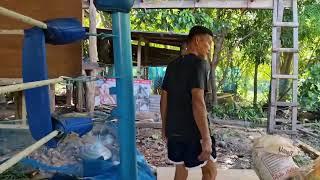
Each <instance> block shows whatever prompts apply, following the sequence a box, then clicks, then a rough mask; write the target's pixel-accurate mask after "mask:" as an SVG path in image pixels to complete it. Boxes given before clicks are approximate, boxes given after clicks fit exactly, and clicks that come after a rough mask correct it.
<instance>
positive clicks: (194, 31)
mask: <svg viewBox="0 0 320 180" xmlns="http://www.w3.org/2000/svg"><path fill="white" fill-rule="evenodd" d="M203 34H208V35H210V36H212V37H213V32H212V31H211V30H210V29H208V28H206V27H204V26H193V27H192V28H191V29H190V31H189V35H188V42H190V41H191V40H192V38H193V37H194V36H197V35H203Z"/></svg>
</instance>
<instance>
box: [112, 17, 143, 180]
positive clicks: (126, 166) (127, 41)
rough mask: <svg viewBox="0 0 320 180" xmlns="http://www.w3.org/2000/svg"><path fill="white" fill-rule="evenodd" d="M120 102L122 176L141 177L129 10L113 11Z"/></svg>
mask: <svg viewBox="0 0 320 180" xmlns="http://www.w3.org/2000/svg"><path fill="white" fill-rule="evenodd" d="M112 33H113V35H114V37H113V49H114V62H115V75H116V77H117V81H116V83H117V85H116V92H117V105H118V110H119V120H120V123H119V137H120V179H121V180H137V160H136V153H137V152H136V135H135V104H134V96H133V75H132V50H131V32H130V19H129V14H128V13H121V12H113V13H112Z"/></svg>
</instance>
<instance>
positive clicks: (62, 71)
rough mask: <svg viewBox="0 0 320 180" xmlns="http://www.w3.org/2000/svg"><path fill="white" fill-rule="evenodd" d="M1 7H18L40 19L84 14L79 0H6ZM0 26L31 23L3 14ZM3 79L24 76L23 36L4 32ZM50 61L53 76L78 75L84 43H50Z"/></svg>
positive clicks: (12, 27) (0, 50)
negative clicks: (22, 71)
mask: <svg viewBox="0 0 320 180" xmlns="http://www.w3.org/2000/svg"><path fill="white" fill-rule="evenodd" d="M0 6H1V7H5V8H7V9H11V10H14V11H16V12H19V13H21V14H24V15H26V16H30V17H32V18H34V19H37V20H39V21H45V20H48V19H54V18H63V17H64V18H65V17H75V18H77V19H79V20H80V22H81V19H82V18H81V17H82V11H81V9H82V8H81V1H79V0H68V1H65V0H56V1H43V0H28V1H20V0H2V1H0ZM0 22H1V24H0V29H6V30H17V29H27V28H30V27H31V26H30V25H28V24H25V23H23V22H20V21H17V20H12V19H11V18H8V17H5V16H0ZM0 41H1V44H0V56H1V59H2V61H1V62H0V78H21V77H22V73H21V66H22V64H21V63H22V61H21V59H22V45H23V36H21V35H9V36H8V35H0ZM46 50H47V62H48V74H49V78H55V77H59V76H61V75H65V76H70V77H75V76H79V75H80V74H81V62H82V61H81V58H82V56H81V51H82V49H81V42H75V43H72V44H68V45H59V46H56V45H47V49H46Z"/></svg>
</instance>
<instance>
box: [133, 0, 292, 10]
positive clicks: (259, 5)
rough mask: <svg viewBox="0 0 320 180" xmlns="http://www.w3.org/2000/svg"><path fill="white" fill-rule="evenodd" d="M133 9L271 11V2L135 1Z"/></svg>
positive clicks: (288, 2)
mask: <svg viewBox="0 0 320 180" xmlns="http://www.w3.org/2000/svg"><path fill="white" fill-rule="evenodd" d="M284 6H285V7H291V6H292V4H291V2H290V0H284ZM133 8H136V9H155V8H163V9H165V8H166V9H170V8H171V9H172V8H174V9H179V8H230V9H243V8H244V9H273V0H253V1H252V0H251V1H250V0H228V1H226V0H201V1H199V2H197V1H186V0H172V1H165V0H160V1H159V0H157V1H156V0H147V1H144V2H141V1H135V3H134V5H133Z"/></svg>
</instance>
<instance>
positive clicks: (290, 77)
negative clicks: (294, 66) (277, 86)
mask: <svg viewBox="0 0 320 180" xmlns="http://www.w3.org/2000/svg"><path fill="white" fill-rule="evenodd" d="M272 78H275V79H298V75H288V74H273V75H272Z"/></svg>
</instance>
